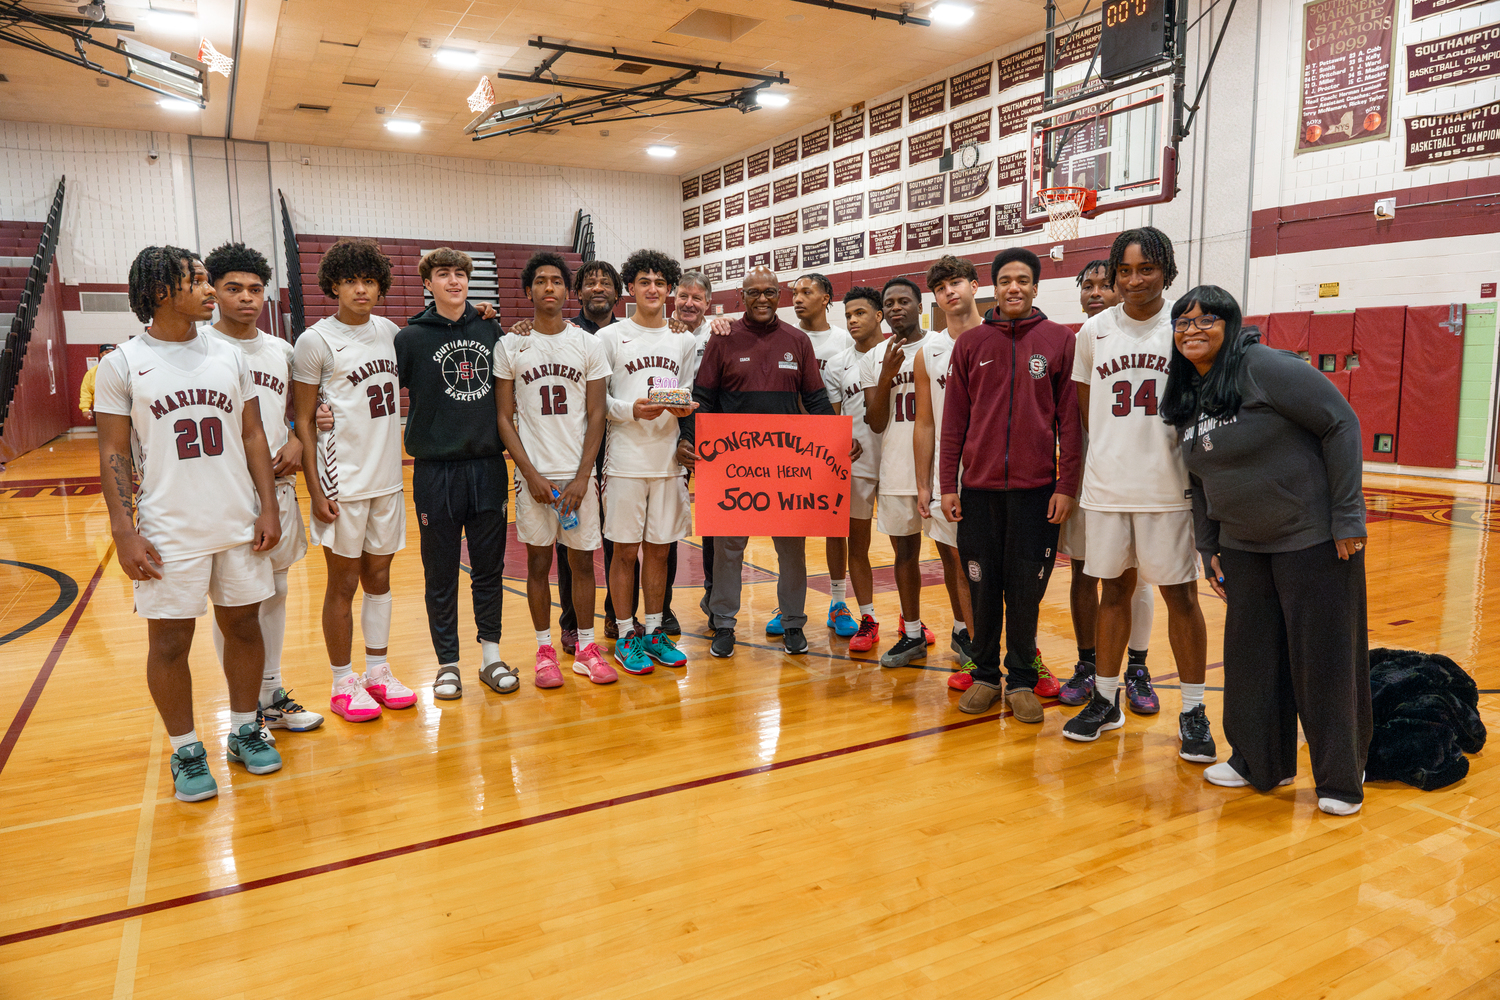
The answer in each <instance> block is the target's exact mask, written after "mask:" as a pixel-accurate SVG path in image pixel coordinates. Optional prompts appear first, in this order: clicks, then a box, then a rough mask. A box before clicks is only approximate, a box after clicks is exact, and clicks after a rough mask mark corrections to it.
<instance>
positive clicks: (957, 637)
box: [949, 628, 974, 663]
mask: <svg viewBox="0 0 1500 1000" xmlns="http://www.w3.org/2000/svg"><path fill="white" fill-rule="evenodd" d="M949 648H950V649H952V650H953V651H954V652H955V653H957V654H958V661H959V662H960V663H968V662H970V661H972V660H973V659H974V640H973V639H972V638H970V636H969V630H968V629H966V628H964V629H959V630H958V631H957V632H954V633H953V641H952V642H951V643H949Z"/></svg>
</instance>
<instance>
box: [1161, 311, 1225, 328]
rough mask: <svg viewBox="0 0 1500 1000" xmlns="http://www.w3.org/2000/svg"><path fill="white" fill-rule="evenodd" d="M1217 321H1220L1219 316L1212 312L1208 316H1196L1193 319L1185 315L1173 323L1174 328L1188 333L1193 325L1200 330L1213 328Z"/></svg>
mask: <svg viewBox="0 0 1500 1000" xmlns="http://www.w3.org/2000/svg"><path fill="white" fill-rule="evenodd" d="M1217 322H1219V317H1217V316H1215V315H1213V314H1212V313H1210V314H1208V315H1207V316H1194V317H1192V318H1191V319H1189V318H1188V317H1186V316H1184V317H1182V318H1180V319H1178V320H1177V321H1176V322H1175V323H1173V324H1172V328H1173V329H1175V330H1176V331H1177V332H1178V333H1187V332H1188V330H1190V329H1192V328H1193V327H1197V328H1198V329H1200V330H1211V329H1213V325H1214V324H1215V323H1217Z"/></svg>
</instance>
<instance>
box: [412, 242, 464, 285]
mask: <svg viewBox="0 0 1500 1000" xmlns="http://www.w3.org/2000/svg"><path fill="white" fill-rule="evenodd" d="M440 267H456V268H458V269H459V270H460V271H462V272H463V273H464V274H468V275H472V274H473V273H474V258H473V257H470V256H469V255H468V254H466V253H464V252H463V251H462V250H455V249H453V248H452V247H438V248H437V249H436V250H429V251H428V252H427V253H424V254H423V255H422V259H421V260H420V261H418V262H417V276H418V277H420V278H421V279H422V280H423V281H428V280H431V278H432V272H433V271H436V270H437V269H438V268H440Z"/></svg>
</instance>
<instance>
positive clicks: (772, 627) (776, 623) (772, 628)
mask: <svg viewBox="0 0 1500 1000" xmlns="http://www.w3.org/2000/svg"><path fill="white" fill-rule="evenodd" d="M785 634H786V626H784V625H782V624H781V612H780V610H778V611H777V612H776V617H775V618H772V619H771V620H770V621H768V622H766V635H785Z"/></svg>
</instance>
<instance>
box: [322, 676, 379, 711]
mask: <svg viewBox="0 0 1500 1000" xmlns="http://www.w3.org/2000/svg"><path fill="white" fill-rule="evenodd" d="M328 707H329V708H331V709H333V714H334V715H337V716H340V717H342V718H344V719H347V720H348V721H350V722H369V721H370V720H371V719H378V718H380V706H379V705H378V704H376V702H375V699H374V698H371V697H370V695H369V693H368V692H366V691H365V688H364V685H363V684H361V683H360V676H359V674H354V673H350V674H345V675H344V676H343V677H340V678H339V679H338V680H336V681H334V682H333V697H331V698H330V699H329V701H328Z"/></svg>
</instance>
